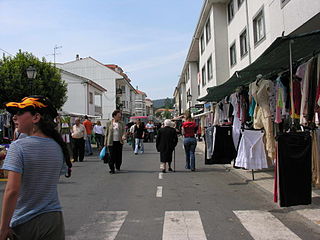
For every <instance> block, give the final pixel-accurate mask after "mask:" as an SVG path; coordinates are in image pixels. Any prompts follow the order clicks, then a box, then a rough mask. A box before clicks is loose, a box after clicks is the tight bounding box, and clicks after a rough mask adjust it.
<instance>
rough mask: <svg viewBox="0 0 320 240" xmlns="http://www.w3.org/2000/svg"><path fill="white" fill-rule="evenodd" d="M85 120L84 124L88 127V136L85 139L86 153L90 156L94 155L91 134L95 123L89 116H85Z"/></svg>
mask: <svg viewBox="0 0 320 240" xmlns="http://www.w3.org/2000/svg"><path fill="white" fill-rule="evenodd" d="M84 119H85V120H84V122H83V123H82V124H83V126H84V127H85V128H86V131H87V138H86V139H85V140H86V141H85V155H86V156H89V155H92V154H93V152H92V146H91V134H92V129H93V125H92V122H91V121H90V120H89V118H88V116H87V115H86V116H84Z"/></svg>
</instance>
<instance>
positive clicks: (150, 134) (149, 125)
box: [146, 121, 155, 142]
mask: <svg viewBox="0 0 320 240" xmlns="http://www.w3.org/2000/svg"><path fill="white" fill-rule="evenodd" d="M146 129H147V132H148V141H149V142H153V139H154V129H155V126H154V124H153V122H152V121H149V122H148V123H147V124H146Z"/></svg>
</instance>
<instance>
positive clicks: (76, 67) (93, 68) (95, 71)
mask: <svg viewBox="0 0 320 240" xmlns="http://www.w3.org/2000/svg"><path fill="white" fill-rule="evenodd" d="M57 67H59V68H61V69H63V70H66V71H68V72H71V73H74V74H76V75H79V76H82V77H84V78H87V79H90V80H92V81H93V82H95V83H97V84H99V85H101V86H102V87H103V88H105V89H107V92H106V93H103V95H102V119H111V118H112V112H113V111H114V110H115V109H116V107H117V106H116V87H117V79H118V80H120V79H123V76H122V75H120V74H119V73H116V72H115V71H113V70H111V69H110V68H108V67H106V66H105V65H103V64H102V63H100V62H98V61H97V60H95V59H93V58H91V57H87V58H79V56H78V55H77V57H76V60H75V61H72V62H67V63H64V64H59V65H57Z"/></svg>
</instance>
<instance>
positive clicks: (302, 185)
mask: <svg viewBox="0 0 320 240" xmlns="http://www.w3.org/2000/svg"><path fill="white" fill-rule="evenodd" d="M277 140H278V174H279V176H278V179H279V197H280V206H281V207H289V206H295V205H306V204H311V195H312V188H311V181H312V176H311V171H312V169H311V136H310V134H309V133H308V132H296V133H295V132H289V133H282V134H280V135H279V136H278V137H277Z"/></svg>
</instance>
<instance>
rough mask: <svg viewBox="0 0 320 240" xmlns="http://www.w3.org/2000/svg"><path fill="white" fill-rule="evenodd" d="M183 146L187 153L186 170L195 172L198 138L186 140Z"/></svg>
mask: <svg viewBox="0 0 320 240" xmlns="http://www.w3.org/2000/svg"><path fill="white" fill-rule="evenodd" d="M183 145H184V151H185V152H186V168H187V169H191V170H194V169H195V168H196V158H195V151H196V146H197V140H196V138H184V140H183Z"/></svg>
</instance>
